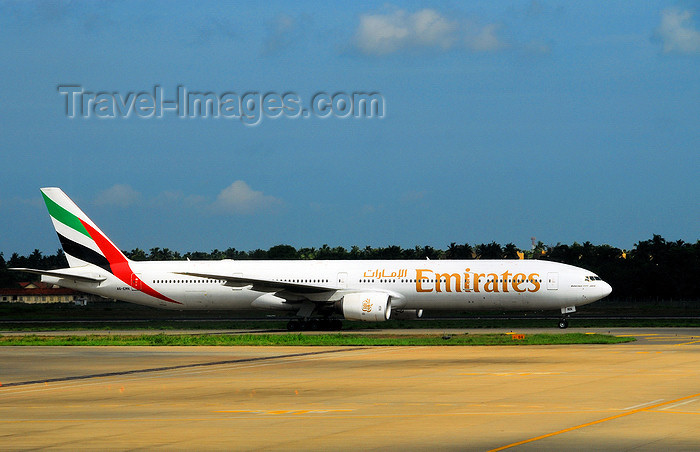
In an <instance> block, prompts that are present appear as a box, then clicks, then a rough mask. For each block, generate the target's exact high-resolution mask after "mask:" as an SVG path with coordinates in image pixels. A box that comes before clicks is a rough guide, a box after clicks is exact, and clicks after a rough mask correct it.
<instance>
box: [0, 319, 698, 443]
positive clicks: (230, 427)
mask: <svg viewBox="0 0 700 452" xmlns="http://www.w3.org/2000/svg"><path fill="white" fill-rule="evenodd" d="M538 331H540V332H541V331H542V330H538ZM473 332H474V333H479V332H486V331H485V330H474V331H473ZM606 332H607V331H606ZM611 332H612V333H614V334H631V335H635V336H637V337H638V338H639V339H640V340H639V341H638V342H634V343H628V344H618V345H576V346H517V347H353V348H340V347H0V366H1V367H0V383H2V386H0V449H3V450H26V449H35V448H42V449H43V448H48V449H61V450H68V449H70V450H75V449H119V450H123V449H130V450H138V449H144V450H145V449H148V450H152V449H167V450H185V449H188V450H191V449H197V450H202V449H206V450H211V449H233V450H290V449H291V450H329V449H335V450H426V449H439V450H503V448H506V449H509V450H591V449H601V450H649V451H651V450H659V449H666V450H696V449H697V447H698V444H700V433H698V428H697V427H698V425H700V330H699V329H675V328H673V329H624V330H622V329H621V330H614V331H611Z"/></svg>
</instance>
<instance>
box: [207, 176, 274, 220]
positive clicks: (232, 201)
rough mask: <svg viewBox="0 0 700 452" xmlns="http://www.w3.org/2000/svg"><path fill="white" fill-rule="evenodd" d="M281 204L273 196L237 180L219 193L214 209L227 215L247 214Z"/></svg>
mask: <svg viewBox="0 0 700 452" xmlns="http://www.w3.org/2000/svg"><path fill="white" fill-rule="evenodd" d="M279 204H281V201H280V200H279V199H277V198H275V197H274V196H268V195H265V194H264V193H263V192H261V191H255V190H253V189H252V188H250V186H249V185H248V184H246V183H245V182H244V181H242V180H237V181H235V182H234V183H232V184H231V185H229V186H228V187H226V188H225V189H223V190H222V191H221V193H219V195H218V196H217V197H216V201H215V202H214V205H213V207H214V209H216V210H221V211H224V212H227V213H243V214H249V213H253V212H255V211H259V210H265V209H269V208H272V207H274V206H276V205H279Z"/></svg>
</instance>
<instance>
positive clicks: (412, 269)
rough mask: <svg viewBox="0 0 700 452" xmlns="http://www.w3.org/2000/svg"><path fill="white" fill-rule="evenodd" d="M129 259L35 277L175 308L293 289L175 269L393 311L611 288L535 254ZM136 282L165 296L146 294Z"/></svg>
mask: <svg viewBox="0 0 700 452" xmlns="http://www.w3.org/2000/svg"><path fill="white" fill-rule="evenodd" d="M130 265H131V270H132V271H133V273H132V275H131V277H132V280H131V281H130V284H127V283H125V282H124V281H122V280H120V279H118V278H117V277H115V276H114V275H113V274H112V273H110V272H107V271H105V270H103V269H102V268H100V267H97V266H93V265H89V266H88V267H86V268H84V270H83V271H85V272H89V273H90V274H91V275H92V276H98V277H101V278H104V280H103V281H101V282H83V281H79V280H71V279H69V278H65V277H61V278H58V277H53V276H43V277H42V278H43V280H44V281H46V282H51V283H54V284H58V285H61V286H65V287H71V288H74V289H77V290H81V291H84V292H88V293H93V294H97V295H101V296H104V297H108V298H114V299H117V300H123V301H128V302H133V303H138V304H143V305H148V306H155V307H160V308H169V309H180V310H186V309H187V310H196V309H228V310H250V309H273V310H275V309H279V310H285V309H287V306H291V305H290V304H288V302H289V301H291V302H292V303H293V301H294V298H295V296H298V295H295V294H294V293H293V292H294V291H287V296H286V297H285V303H279V304H276V303H275V301H274V300H271V301H270V299H269V295H270V294H276V293H279V290H278V289H275V288H266V287H265V285H264V284H234V283H231V281H227V280H224V279H217V278H214V277H209V278H205V277H199V276H192V275H187V274H183V273H191V274H207V275H230V276H237V277H241V278H251V279H255V280H266V281H270V282H274V281H279V282H283V283H291V284H300V285H304V286H306V287H309V286H311V287H312V288H313V287H318V288H320V289H322V290H319V291H317V292H314V293H311V294H306V295H304V297H303V298H306V299H308V300H311V301H313V302H315V303H332V302H335V301H337V300H339V299H341V298H342V297H343V295H344V294H346V293H350V292H358V291H368V292H381V293H386V294H388V295H389V297H390V299H391V305H392V308H393V309H398V310H402V309H424V310H455V311H459V310H485V309H489V310H543V309H563V308H566V307H574V306H579V305H584V304H588V303H591V302H594V301H596V300H599V299H601V298H603V297H605V296H606V295H608V294H609V293H610V291H611V288H610V286H609V285H608V284H607V283H606V282H604V281H602V280H601V279H600V278H597V277H596V278H592V277H591V276H595V275H594V274H593V273H592V272H590V271H588V270H584V269H581V268H578V267H573V266H570V265H566V264H559V263H555V262H548V261H542V260H381V261H371V260H366V261H365V260H362V261H343V260H337V261H313V260H311V261H247V260H241V261H232V260H222V261H158V262H133V261H132V262H130ZM142 286H143V287H145V286H148V287H150V288H152V289H153V290H154V291H156V292H158V293H159V294H162V295H164V296H165V298H168V299H169V300H165V299H160V298H156V297H154V296H152V295H149V294H148V293H146V292H145V291H143V290H141V288H142ZM266 296H267V297H266ZM273 298H274V297H273ZM299 300H300V301H301V300H302V298H299ZM292 309H296V308H291V307H290V308H289V310H292Z"/></svg>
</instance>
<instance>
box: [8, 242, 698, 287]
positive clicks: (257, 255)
mask: <svg viewBox="0 0 700 452" xmlns="http://www.w3.org/2000/svg"><path fill="white" fill-rule="evenodd" d="M125 254H126V255H127V257H129V258H130V259H133V260H137V261H139V260H181V259H190V260H217V259H235V260H245V259H262V260H264V259H330V260H338V259H426V258H428V259H433V260H436V259H518V258H519V257H522V258H525V259H546V260H551V261H555V262H562V263H565V264H570V265H575V266H577V267H583V268H586V269H588V270H591V271H592V272H594V273H596V274H598V275H599V276H601V277H602V278H603V279H604V280H606V281H607V282H609V283H610V284H611V285H612V286H613V289H614V291H613V297H615V298H620V299H626V298H635V299H649V298H651V299H659V298H662V299H677V300H678V299H686V300H696V299H700V240H699V241H697V242H695V243H686V242H684V241H682V240H678V241H675V242H672V241H667V240H666V239H664V238H663V237H661V236H660V235H654V236H653V237H652V238H651V239H649V240H644V241H640V242H638V243H636V244H635V245H634V247H633V248H632V249H631V250H629V251H624V250H621V249H619V248H615V247H612V246H610V245H593V244H592V243H590V242H585V243H583V244H579V243H574V244H572V245H564V244H557V245H553V246H549V245H545V244H543V243H542V242H540V243H538V244H537V246H535V247H534V249H532V250H520V249H518V248H517V247H516V246H515V245H513V244H512V243H509V244H507V245H505V246H501V245H500V244H498V243H496V242H491V243H485V244H478V245H470V244H468V243H465V244H457V243H451V244H450V246H448V247H447V248H446V249H444V250H441V249H436V248H433V247H431V246H423V247H420V246H416V247H414V248H402V247H400V246H388V247H376V248H375V247H370V246H367V247H365V248H360V247H357V246H353V247H352V248H350V249H346V248H344V247H342V246H338V247H334V248H331V247H329V246H328V245H323V246H322V247H320V248H298V249H297V248H295V247H293V246H290V245H277V246H273V247H272V248H270V249H268V250H262V249H257V250H254V251H239V250H237V249H235V248H228V249H226V250H224V251H221V250H218V249H215V250H213V251H211V252H209V253H207V252H201V251H196V252H188V253H184V254H181V253H179V252H177V251H172V250H169V249H168V248H151V249H150V250H149V252H148V253H146V252H145V251H144V250H141V249H139V248H136V249H133V250H131V251H128V252H125ZM66 265H67V261H66V258H65V255H64V254H63V251H62V250H58V251H57V252H56V254H53V255H47V256H45V255H42V253H41V252H40V251H39V250H34V252H33V253H31V254H30V255H28V256H20V255H18V254H17V253H14V254H13V255H12V256H11V257H10V259H8V260H7V261H6V260H5V258H4V256H3V255H2V253H0V287H12V286H15V285H16V284H17V283H18V282H19V281H21V280H26V278H27V275H25V274H21V273H16V272H10V271H8V270H7V268H9V267H30V268H40V269H51V268H60V267H65V266H66Z"/></svg>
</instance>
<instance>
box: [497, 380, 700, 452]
mask: <svg viewBox="0 0 700 452" xmlns="http://www.w3.org/2000/svg"><path fill="white" fill-rule="evenodd" d="M698 396H700V393H697V394H693V395H689V396H685V397H681V398H678V399H675V400H669V401H668V402H662V403H657V404H656V405H648V406H644V407H641V408H637V409H634V410H630V411H627V412H625V413H620V414H616V415H615V416H610V417H606V418H603V419H598V420H597V421H592V422H587V423H585V424H581V425H577V426H575V427H569V428H565V429H563V430H559V431H557V432H552V433H547V434H546V435H540V436H536V437H534V438H530V439H525V440H523V441H518V442H517V443H512V444H508V445H506V446H501V447H498V448H496V449H491V450H490V451H489V452H497V451H499V450H504V449H509V448H511V447H515V446H520V445H523V444H527V443H531V442H533V441H539V440H541V439H545V438H550V437H552V436H556V435H560V434H562V433H567V432H571V431H574V430H578V429H580V428H584V427H590V426H591V425H596V424H601V423H603V422H607V421H612V420H613V419H619V418H621V417H625V416H629V415H630V414H635V413H639V412H641V411H646V410H652V409H654V408H658V407H660V406H664V405H670V404H672V403H678V402H681V401H683V400H688V399H692V398H693V397H698Z"/></svg>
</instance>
